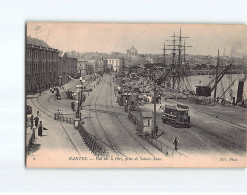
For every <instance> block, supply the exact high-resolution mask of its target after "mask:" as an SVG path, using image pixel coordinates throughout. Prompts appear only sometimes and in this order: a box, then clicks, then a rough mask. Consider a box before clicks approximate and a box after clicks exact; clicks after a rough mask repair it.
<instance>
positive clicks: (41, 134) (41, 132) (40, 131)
mask: <svg viewBox="0 0 247 195" xmlns="http://www.w3.org/2000/svg"><path fill="white" fill-rule="evenodd" d="M38 136H43V126H42V121H40V122H39V128H38Z"/></svg>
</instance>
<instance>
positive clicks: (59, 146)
mask: <svg viewBox="0 0 247 195" xmlns="http://www.w3.org/2000/svg"><path fill="white" fill-rule="evenodd" d="M69 84H71V83H68V84H67V85H69ZM47 91H48V90H47ZM47 95H50V94H49V93H44V94H43V95H42V96H41V97H40V98H42V97H46V96H47ZM38 96H39V94H35V95H34V98H35V97H36V98H37V97H38ZM29 97H30V96H29ZM31 97H33V95H31ZM31 97H30V98H31ZM27 103H28V104H30V105H31V106H32V108H33V112H32V113H33V114H34V115H36V112H37V109H36V107H35V106H33V105H32V102H31V101H30V100H29V101H27ZM44 106H45V105H44ZM47 108H48V109H49V106H47ZM40 114H41V115H40V120H41V121H42V123H43V127H44V128H46V129H48V130H43V136H38V133H37V131H38V129H35V137H36V140H35V143H34V145H33V147H32V150H31V152H30V155H28V156H27V162H28V163H35V160H36V161H37V160H39V161H37V163H38V162H43V163H47V162H48V161H49V162H55V161H61V162H62V161H67V160H68V158H69V157H70V156H72V157H73V156H81V155H83V156H88V157H91V158H93V155H92V153H91V152H90V151H89V150H88V148H87V147H86V145H85V144H84V142H83V139H82V138H81V136H80V134H79V133H78V131H77V130H76V129H75V128H74V125H73V124H67V123H62V122H59V121H56V120H54V118H53V117H52V118H51V117H48V116H46V115H45V114H44V113H42V112H41V111H40ZM30 131H31V129H30V127H28V128H27V129H26V139H28V137H30Z"/></svg>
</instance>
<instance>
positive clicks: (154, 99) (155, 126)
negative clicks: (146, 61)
mask: <svg viewBox="0 0 247 195" xmlns="http://www.w3.org/2000/svg"><path fill="white" fill-rule="evenodd" d="M153 77H154V98H153V101H154V132H155V134H154V135H155V137H156V134H157V124H156V77H155V73H153Z"/></svg>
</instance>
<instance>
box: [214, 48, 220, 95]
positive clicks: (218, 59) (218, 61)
mask: <svg viewBox="0 0 247 195" xmlns="http://www.w3.org/2000/svg"><path fill="white" fill-rule="evenodd" d="M219 52H220V51H219V49H218V57H217V64H216V73H215V88H214V100H216V92H217V83H218V70H219V64H220V56H219V55H220V54H219Z"/></svg>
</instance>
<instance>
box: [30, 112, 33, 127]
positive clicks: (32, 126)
mask: <svg viewBox="0 0 247 195" xmlns="http://www.w3.org/2000/svg"><path fill="white" fill-rule="evenodd" d="M30 120H31V129H33V115H32V116H31V119H30Z"/></svg>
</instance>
